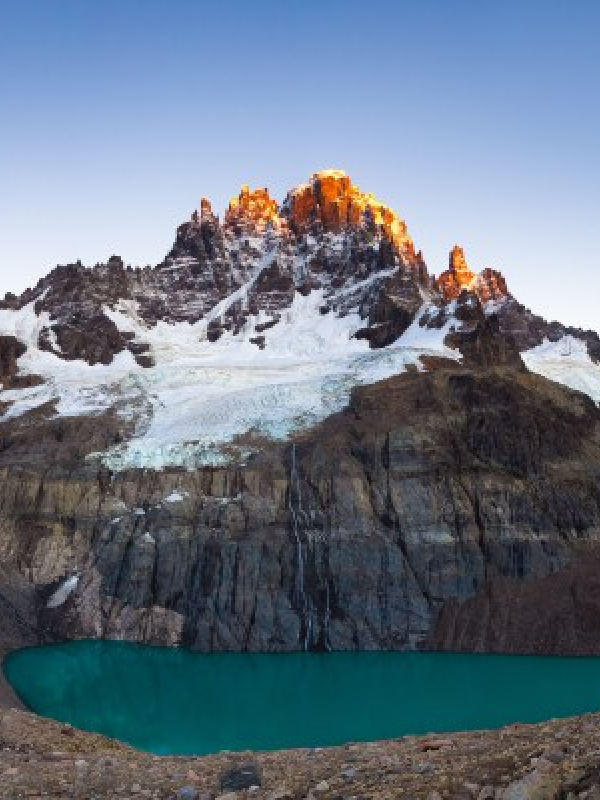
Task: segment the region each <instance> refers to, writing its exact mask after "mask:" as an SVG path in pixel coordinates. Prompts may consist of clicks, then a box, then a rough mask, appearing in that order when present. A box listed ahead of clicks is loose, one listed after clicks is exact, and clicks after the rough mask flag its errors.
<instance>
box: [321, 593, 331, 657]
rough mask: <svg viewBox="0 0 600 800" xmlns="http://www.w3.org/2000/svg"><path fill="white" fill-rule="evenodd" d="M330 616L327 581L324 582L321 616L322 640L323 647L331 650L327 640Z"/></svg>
mask: <svg viewBox="0 0 600 800" xmlns="http://www.w3.org/2000/svg"><path fill="white" fill-rule="evenodd" d="M330 618H331V608H330V605H329V581H326V582H325V617H324V618H323V641H324V642H325V648H326V649H327V650H331V644H330V642H329V620H330Z"/></svg>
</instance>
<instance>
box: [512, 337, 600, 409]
mask: <svg viewBox="0 0 600 800" xmlns="http://www.w3.org/2000/svg"><path fill="white" fill-rule="evenodd" d="M521 355H522V358H523V361H524V362H525V364H526V365H527V367H528V368H529V369H530V370H531V371H532V372H537V373H539V374H540V375H543V376H544V377H545V378H549V379H550V380H551V381H556V382H557V383H562V384H564V385H565V386H568V387H569V388H570V389H576V390H577V391H579V392H583V393H584V394H587V395H589V396H590V397H591V398H592V399H593V400H594V401H595V402H596V403H600V365H599V364H594V362H593V361H592V359H591V358H590V355H589V352H588V349H587V346H586V342H585V341H583V340H582V339H578V338H576V337H574V336H571V335H567V336H563V337H561V338H560V339H559V340H558V341H556V342H550V341H549V340H548V339H544V341H543V342H542V344H540V345H538V346H537V347H533V348H531V350H526V351H525V352H523V353H522V354H521Z"/></svg>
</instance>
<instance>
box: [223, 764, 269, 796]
mask: <svg viewBox="0 0 600 800" xmlns="http://www.w3.org/2000/svg"><path fill="white" fill-rule="evenodd" d="M220 783H221V789H229V790H233V791H234V792H239V791H240V790H241V789H250V787H251V786H262V777H261V773H260V768H259V766H258V765H257V764H242V765H241V766H239V767H233V769H228V770H226V771H225V772H224V773H223V774H222V775H221V781H220Z"/></svg>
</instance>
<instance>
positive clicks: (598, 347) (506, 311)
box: [498, 298, 600, 364]
mask: <svg viewBox="0 0 600 800" xmlns="http://www.w3.org/2000/svg"><path fill="white" fill-rule="evenodd" d="M498 318H499V321H500V329H501V331H502V332H503V333H505V334H508V335H510V336H511V337H512V338H513V339H514V341H515V342H516V344H517V347H518V348H519V350H521V351H522V350H529V349H530V348H531V347H536V346H537V345H539V344H541V343H542V342H543V340H544V339H545V338H546V339H548V340H549V341H551V342H557V341H558V340H559V339H561V338H562V337H563V336H567V335H570V336H574V337H575V338H577V339H583V340H584V341H585V342H586V344H587V349H588V353H589V354H590V358H591V359H592V361H594V362H595V363H597V364H599V363H600V336H598V334H597V333H596V331H589V330H583V329H582V328H573V327H570V326H569V325H563V324H562V323H560V322H556V321H553V322H547V321H546V320H545V319H544V318H543V317H540V316H538V315H537V314H534V313H532V312H531V311H530V310H529V309H528V308H525V306H523V305H522V304H521V303H518V302H517V301H516V300H515V299H514V298H511V299H510V300H509V302H507V303H506V304H505V305H504V306H502V307H501V308H499V309H498Z"/></svg>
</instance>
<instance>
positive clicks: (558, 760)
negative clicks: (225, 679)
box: [0, 709, 600, 800]
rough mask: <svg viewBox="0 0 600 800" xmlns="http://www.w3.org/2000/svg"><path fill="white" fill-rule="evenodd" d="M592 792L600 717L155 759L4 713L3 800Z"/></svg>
mask: <svg viewBox="0 0 600 800" xmlns="http://www.w3.org/2000/svg"><path fill="white" fill-rule="evenodd" d="M21 797H39V798H42V797H55V798H67V797H68V798H73V799H77V798H79V799H80V800H83V798H86V799H88V798H96V800H100V798H144V797H146V798H155V800H214V799H215V798H216V799H217V800H246V798H253V799H256V800H333V799H334V798H335V799H336V800H342V799H344V800H350V799H351V798H356V799H357V800H358V798H378V799H379V800H391V798H400V797H405V798H407V800H408V798H423V799H424V800H578V799H579V798H581V800H598V798H599V797H600V714H589V715H586V716H583V717H578V718H570V719H562V720H552V721H551V722H547V723H543V724H540V725H512V726H510V727H507V728H502V729H500V730H494V731H483V732H481V731H478V732H471V733H460V734H451V735H448V734H445V735H437V736H436V735H427V736H421V737H414V736H407V737H403V738H401V739H395V740H392V741H387V742H374V743H354V744H347V745H345V746H343V747H332V748H326V749H321V748H317V749H303V750H286V751H279V752H269V753H235V754H234V753H223V754H219V755H216V756H209V757H203V758H172V757H155V756H150V755H148V754H145V753H141V752H139V751H136V750H133V749H131V748H129V747H126V746H124V745H120V744H118V743H116V742H113V741H111V740H110V739H106V738H104V737H102V736H97V735H91V734H85V733H82V732H80V731H77V730H75V729H74V728H71V727H70V726H67V725H62V724H59V723H56V722H51V721H49V720H44V719H41V718H39V717H36V716H34V715H33V714H28V713H25V712H22V711H18V710H14V709H13V710H8V711H4V712H0V798H7V800H8V799H9V798H10V800H16V798H21Z"/></svg>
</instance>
